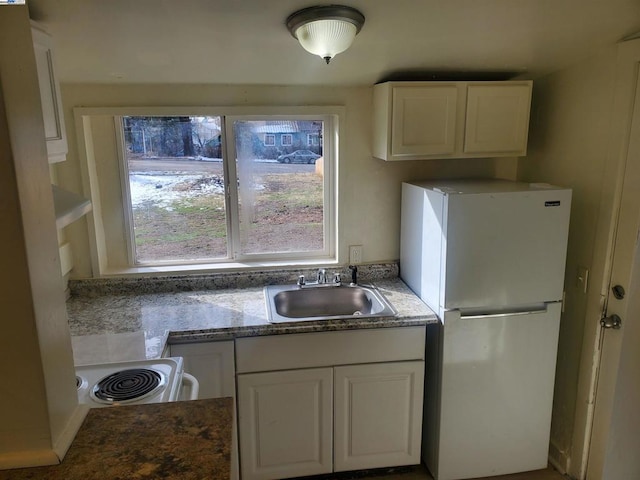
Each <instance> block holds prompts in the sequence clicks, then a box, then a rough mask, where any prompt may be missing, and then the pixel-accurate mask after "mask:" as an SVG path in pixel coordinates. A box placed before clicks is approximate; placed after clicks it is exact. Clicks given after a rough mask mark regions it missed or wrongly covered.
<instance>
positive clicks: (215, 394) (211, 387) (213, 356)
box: [171, 341, 236, 398]
mask: <svg viewBox="0 0 640 480" xmlns="http://www.w3.org/2000/svg"><path fill="white" fill-rule="evenodd" d="M171 356H173V357H182V358H183V360H184V370H185V371H186V372H187V373H190V374H191V375H193V376H194V377H196V379H197V380H198V383H199V384H200V391H199V394H198V398H220V397H235V391H236V386H235V371H234V358H233V342H232V341H229V342H205V343H185V344H177V345H171Z"/></svg>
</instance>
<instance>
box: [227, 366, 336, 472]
mask: <svg viewBox="0 0 640 480" xmlns="http://www.w3.org/2000/svg"><path fill="white" fill-rule="evenodd" d="M332 382H333V369H332V368H314V369H308V370H285V371H278V372H267V373H253V374H243V375H238V411H239V419H238V421H239V431H240V459H241V460H240V461H241V476H242V479H243V480H253V479H280V478H289V477H298V476H304V475H317V474H322V473H330V472H331V471H332V445H333V441H332V428H333V425H332V419H333V408H332V403H333V388H332Z"/></svg>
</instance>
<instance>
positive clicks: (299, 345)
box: [236, 327, 425, 373]
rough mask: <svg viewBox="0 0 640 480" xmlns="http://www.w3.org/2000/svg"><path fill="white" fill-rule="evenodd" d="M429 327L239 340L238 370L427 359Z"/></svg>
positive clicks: (242, 371)
mask: <svg viewBox="0 0 640 480" xmlns="http://www.w3.org/2000/svg"><path fill="white" fill-rule="evenodd" d="M424 345H425V327H401V328H377V329H370V330H350V331H340V332H319V333H299V334H291V335H271V336H264V337H249V338H239V339H237V340H236V371H237V373H247V372H266V371H269V370H288V369H300V368H311V367H324V366H332V365H352V364H357V363H377V362H395V361H405V360H423V359H424Z"/></svg>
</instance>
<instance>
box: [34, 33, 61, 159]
mask: <svg viewBox="0 0 640 480" xmlns="http://www.w3.org/2000/svg"><path fill="white" fill-rule="evenodd" d="M31 33H32V36H33V50H34V53H35V57H36V68H37V70H38V83H39V85H40V99H41V102H42V117H43V120H44V133H45V138H46V141H47V155H48V156H49V162H50V163H55V162H60V161H63V160H65V158H66V154H67V137H66V132H65V127H64V119H63V115H62V101H61V98H60V87H59V85H58V80H57V78H56V76H55V69H54V64H53V50H52V41H51V37H50V36H49V35H47V34H46V33H44V32H42V31H40V30H38V29H36V28H32V29H31Z"/></svg>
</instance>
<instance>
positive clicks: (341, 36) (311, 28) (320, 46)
mask: <svg viewBox="0 0 640 480" xmlns="http://www.w3.org/2000/svg"><path fill="white" fill-rule="evenodd" d="M296 37H297V39H298V41H299V42H300V45H302V47H303V48H304V49H305V50H306V51H307V52H309V53H313V54H314V55H319V56H320V57H322V58H324V59H325V61H327V63H329V61H328V60H331V59H332V58H333V57H335V56H336V55H337V54H339V53H342V52H344V51H345V50H346V49H347V48H349V47H350V46H351V44H352V43H353V40H354V39H355V38H356V26H355V25H354V24H352V23H349V22H343V21H341V20H318V21H315V22H309V23H307V24H306V25H303V26H301V27H300V28H298V30H296ZM327 59H328V60H327Z"/></svg>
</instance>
